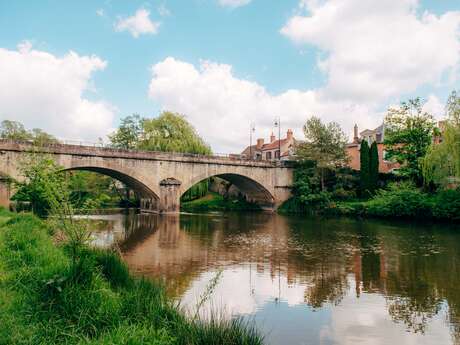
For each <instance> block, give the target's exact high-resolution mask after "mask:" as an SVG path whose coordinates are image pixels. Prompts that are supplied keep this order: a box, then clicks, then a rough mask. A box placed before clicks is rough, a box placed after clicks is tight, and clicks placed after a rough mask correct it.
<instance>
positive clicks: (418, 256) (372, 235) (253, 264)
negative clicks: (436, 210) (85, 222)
mask: <svg viewBox="0 0 460 345" xmlns="http://www.w3.org/2000/svg"><path fill="white" fill-rule="evenodd" d="M92 227H93V229H94V230H95V232H94V234H93V236H94V242H95V243H96V244H97V245H100V246H112V245H115V244H116V245H118V246H119V248H120V249H121V252H122V255H123V258H124V260H125V261H126V263H127V264H128V266H129V268H130V270H131V272H132V273H133V274H135V275H139V276H142V275H143V276H147V277H151V278H154V279H161V280H163V281H164V283H165V285H166V286H167V290H168V293H169V294H170V295H171V296H173V297H175V298H177V299H178V300H180V301H181V304H182V305H183V307H184V308H185V309H187V310H188V311H189V312H191V313H193V312H195V311H196V308H197V305H198V304H199V301H200V300H201V299H202V297H200V296H203V294H204V292H205V291H206V290H208V291H209V289H211V290H212V294H211V296H210V298H208V299H206V300H205V303H204V304H203V306H202V307H201V308H200V313H202V314H206V313H208V312H209V310H219V311H220V313H224V314H226V315H232V316H241V317H244V318H248V319H249V320H251V321H253V322H255V323H256V325H257V327H258V328H259V329H260V330H261V332H262V333H263V334H264V335H265V342H266V343H267V344H280V345H281V344H282V345H285V344H309V345H316V344H324V345H328V344H340V345H341V344H419V345H420V344H436V345H438V344H460V232H459V231H458V230H459V229H458V227H454V226H448V225H430V224H409V223H397V222H387V221H385V222H384V221H375V220H366V221H359V220H352V219H346V218H341V219H321V218H305V217H291V216H290V217H285V216H281V215H276V214H268V213H240V214H206V215H192V214H181V215H180V216H161V217H160V216H158V215H148V214H136V213H133V212H131V213H127V214H115V215H101V216H92ZM213 283H214V284H213ZM212 285H214V286H212Z"/></svg>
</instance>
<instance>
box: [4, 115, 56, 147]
mask: <svg viewBox="0 0 460 345" xmlns="http://www.w3.org/2000/svg"><path fill="white" fill-rule="evenodd" d="M0 138H1V139H10V140H29V141H33V143H34V144H35V145H37V146H40V145H44V144H50V143H57V142H58V141H57V139H56V138H55V137H54V136H52V135H51V134H48V133H46V132H44V131H43V130H41V129H39V128H34V129H32V130H30V131H28V130H26V129H25V127H24V125H23V124H22V123H20V122H18V121H11V120H3V121H2V122H1V124H0Z"/></svg>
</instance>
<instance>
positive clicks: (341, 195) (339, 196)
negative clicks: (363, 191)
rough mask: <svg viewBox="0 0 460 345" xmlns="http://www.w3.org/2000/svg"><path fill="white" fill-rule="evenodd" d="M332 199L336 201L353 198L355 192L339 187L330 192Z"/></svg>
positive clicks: (354, 197)
mask: <svg viewBox="0 0 460 345" xmlns="http://www.w3.org/2000/svg"><path fill="white" fill-rule="evenodd" d="M332 199H334V200H337V201H345V200H353V199H356V192H355V191H354V190H346V189H344V188H341V187H340V188H337V189H336V190H334V191H333V192H332Z"/></svg>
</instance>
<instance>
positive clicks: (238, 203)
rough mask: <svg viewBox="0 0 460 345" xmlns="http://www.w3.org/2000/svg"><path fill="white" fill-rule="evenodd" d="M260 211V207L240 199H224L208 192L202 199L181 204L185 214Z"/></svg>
mask: <svg viewBox="0 0 460 345" xmlns="http://www.w3.org/2000/svg"><path fill="white" fill-rule="evenodd" d="M260 210H261V209H260V207H259V206H258V205H257V204H255V203H250V202H247V201H246V200H242V199H225V198H224V197H223V196H222V195H220V194H218V193H213V192H209V193H208V194H207V195H205V196H204V197H202V198H199V199H196V200H193V201H188V202H183V203H182V204H181V211H185V212H206V211H260Z"/></svg>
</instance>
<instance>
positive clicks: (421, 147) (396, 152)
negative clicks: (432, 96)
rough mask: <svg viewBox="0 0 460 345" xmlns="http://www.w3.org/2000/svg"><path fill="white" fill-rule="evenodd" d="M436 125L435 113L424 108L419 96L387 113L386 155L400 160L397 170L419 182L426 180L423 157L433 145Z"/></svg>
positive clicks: (396, 160)
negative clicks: (422, 167)
mask: <svg viewBox="0 0 460 345" xmlns="http://www.w3.org/2000/svg"><path fill="white" fill-rule="evenodd" d="M434 128H435V123H434V119H433V116H432V115H430V114H428V113H427V112H424V111H423V104H422V102H421V100H420V98H416V99H411V100H409V101H408V102H402V103H401V105H400V107H398V108H390V109H389V110H388V114H387V116H386V117H385V141H384V144H385V150H386V153H387V159H389V160H394V161H395V162H397V163H399V164H401V167H400V168H399V169H398V174H400V175H401V176H404V177H408V178H410V179H411V180H412V181H414V182H415V183H416V184H418V185H421V183H422V180H423V176H422V169H421V160H422V159H423V158H424V157H425V154H426V153H427V151H428V148H429V147H430V144H431V142H432V139H433V132H434Z"/></svg>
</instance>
